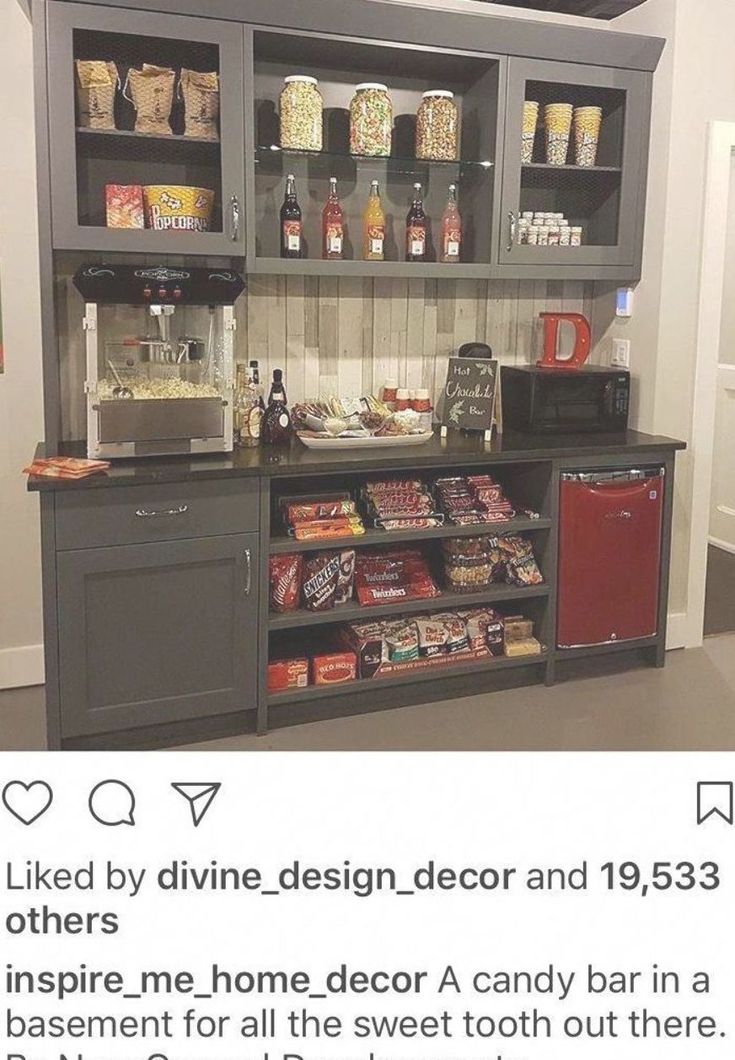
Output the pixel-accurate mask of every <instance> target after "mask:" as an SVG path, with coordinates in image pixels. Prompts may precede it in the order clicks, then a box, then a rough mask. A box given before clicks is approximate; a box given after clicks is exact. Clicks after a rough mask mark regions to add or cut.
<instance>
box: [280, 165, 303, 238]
mask: <svg viewBox="0 0 735 1060" xmlns="http://www.w3.org/2000/svg"><path fill="white" fill-rule="evenodd" d="M302 246H303V230H302V224H301V207H300V206H299V200H298V199H297V198H296V178H295V177H294V175H293V173H289V175H288V177H287V178H286V194H285V196H284V199H283V205H282V206H281V257H282V258H300V257H301V253H302Z"/></svg>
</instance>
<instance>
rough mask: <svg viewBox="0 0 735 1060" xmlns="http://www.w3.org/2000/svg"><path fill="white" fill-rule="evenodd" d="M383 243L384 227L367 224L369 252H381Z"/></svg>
mask: <svg viewBox="0 0 735 1060" xmlns="http://www.w3.org/2000/svg"><path fill="white" fill-rule="evenodd" d="M384 243H385V228H384V227H383V226H382V225H368V246H369V247H370V253H371V254H382V253H383V245H384Z"/></svg>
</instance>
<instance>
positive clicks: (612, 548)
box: [557, 467, 665, 648]
mask: <svg viewBox="0 0 735 1060" xmlns="http://www.w3.org/2000/svg"><path fill="white" fill-rule="evenodd" d="M664 473H665V472H664V468H661V467H656V468H642V469H639V468H635V469H631V470H625V471H622V470H619V469H616V470H609V471H577V472H566V473H564V474H562V477H561V510H560V530H559V594H558V623H557V645H558V647H560V648H581V647H590V646H592V645H595V644H613V643H616V642H618V641H626V640H635V639H637V638H638V637H652V636H654V635H655V634H656V633H657V631H658V598H659V584H660V575H661V570H660V568H661V527H662V515H663V501H664Z"/></svg>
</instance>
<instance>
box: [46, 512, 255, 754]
mask: <svg viewBox="0 0 735 1060" xmlns="http://www.w3.org/2000/svg"><path fill="white" fill-rule="evenodd" d="M258 563H259V555H258V535H257V534H256V533H250V534H227V535H224V536H220V537H206V538H198V539H190V540H178V541H177V540H171V541H156V542H152V543H148V544H138V545H122V546H118V547H108V548H90V549H80V550H71V551H67V552H61V553H59V554H58V556H57V577H58V628H59V658H60V675H59V676H60V681H59V685H60V700H61V718H62V722H61V725H62V732H61V736H62V739H67V738H70V737H76V736H85V735H92V734H97V733H112V732H115V731H120V730H124V729H132V728H142V727H144V726H153V725H161V724H163V723H167V722H169V723H172V722H179V721H184V720H186V719H191V718H205V717H212V716H216V715H223V714H233V713H236V712H244V711H249V710H254V709H255V707H256V695H257V682H258V674H257V664H258V660H257V643H258V635H257V634H258V569H259V568H258Z"/></svg>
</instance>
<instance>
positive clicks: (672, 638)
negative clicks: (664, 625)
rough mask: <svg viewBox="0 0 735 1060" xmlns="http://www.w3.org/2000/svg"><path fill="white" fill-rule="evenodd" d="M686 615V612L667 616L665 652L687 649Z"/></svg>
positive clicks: (677, 612)
mask: <svg viewBox="0 0 735 1060" xmlns="http://www.w3.org/2000/svg"><path fill="white" fill-rule="evenodd" d="M688 617H689V616H688V615H687V613H686V611H676V612H674V613H673V614H670V615H669V626H668V632H667V634H666V650H667V651H673V650H674V649H675V648H687V647H690V645H689V644H688V636H689V631H688Z"/></svg>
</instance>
